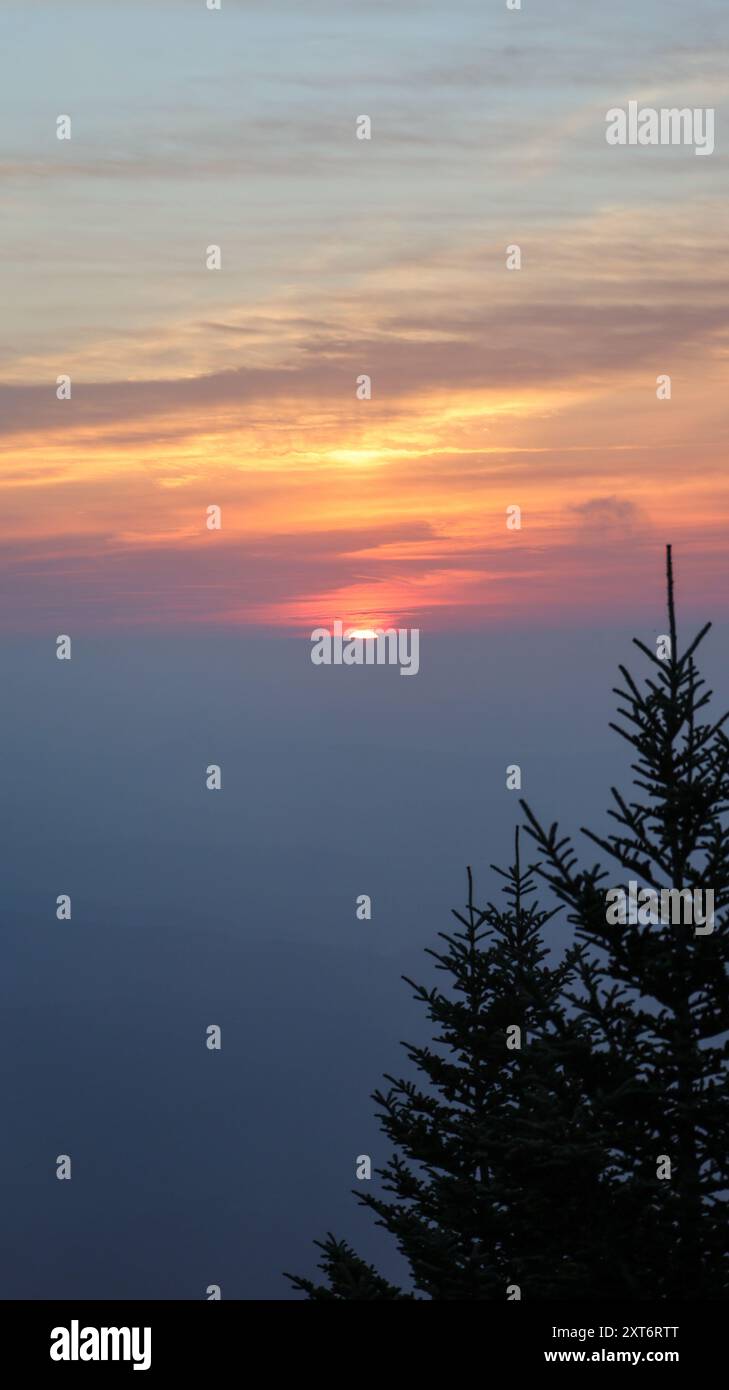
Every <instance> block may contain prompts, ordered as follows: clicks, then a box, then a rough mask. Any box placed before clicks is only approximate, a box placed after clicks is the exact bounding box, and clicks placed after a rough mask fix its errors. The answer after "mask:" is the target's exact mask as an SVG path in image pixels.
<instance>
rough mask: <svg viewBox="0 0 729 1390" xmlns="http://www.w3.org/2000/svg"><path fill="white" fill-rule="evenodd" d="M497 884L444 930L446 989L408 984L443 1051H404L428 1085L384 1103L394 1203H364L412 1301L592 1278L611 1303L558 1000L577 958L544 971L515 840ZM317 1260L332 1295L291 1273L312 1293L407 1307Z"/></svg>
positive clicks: (576, 1073) (368, 1279) (360, 1270)
mask: <svg viewBox="0 0 729 1390" xmlns="http://www.w3.org/2000/svg"><path fill="white" fill-rule="evenodd" d="M496 872H497V873H500V872H501V871H500V870H496ZM502 877H504V878H505V880H506V883H505V888H504V892H505V894H506V899H507V906H506V908H505V909H499V908H496V907H495V906H493V905H489V906H488V907H487V908H486V909H485V910H484V911H479V910H478V909H477V908H476V907H475V904H474V899H473V879H472V875H471V871H470V869H469V871H468V889H469V891H468V903H467V907H466V911H465V915H464V914H461V913H460V912H454V916H455V917H456V918H457V920H458V922H459V924H460V930H455V931H453V932H452V933H450V934H447V933H440V936H441V938H442V940H443V941H444V943H445V947H444V949H442V950H439V951H432V950H431V951H429V952H428V954H429V955H431V956H433V957H434V958H435V961H436V964H437V968H438V970H440V971H442V972H444V973H445V974H446V975H447V977H448V983H449V986H450V988H449V989H448V990H447V992H446V991H443V990H441V989H438V988H432V989H427V988H426V987H425V986H423V985H417V984H414V982H413V981H412V980H407V979H406V982H407V983H408V984H409V985H411V987H412V988H413V990H414V994H415V998H416V999H417V1000H419V1001H420V1002H421V1003H422V1004H423V1005H424V1006H425V1008H426V1011H427V1015H428V1018H429V1020H430V1022H431V1023H432V1024H433V1027H434V1030H435V1037H434V1046H432V1047H431V1046H422V1047H421V1046H412V1045H409V1044H404V1046H405V1049H406V1052H407V1055H408V1058H409V1060H410V1062H411V1063H412V1064H413V1065H414V1067H415V1069H416V1070H417V1072H419V1073H420V1076H421V1077H422V1078H423V1081H424V1084H418V1082H417V1081H413V1080H410V1079H405V1078H395V1077H391V1076H388V1077H386V1080H387V1082H388V1083H389V1086H388V1089H387V1090H386V1091H381V1090H378V1091H376V1092H375V1094H374V1096H373V1099H374V1100H375V1102H376V1104H377V1106H378V1109H379V1116H380V1123H381V1127H382V1129H383V1131H384V1133H385V1134H386V1135H387V1137H388V1139H389V1140H390V1141H391V1143H392V1144H393V1145H394V1147H395V1150H396V1152H395V1154H394V1155H393V1157H392V1158H391V1159H390V1160H389V1162H388V1163H387V1165H386V1167H385V1168H384V1169H382V1170H380V1172H379V1176H380V1178H381V1179H382V1187H383V1192H384V1194H385V1195H382V1196H378V1195H374V1194H367V1195H363V1194H362V1193H357V1194H355V1195H357V1197H358V1200H359V1201H360V1202H361V1203H362V1205H363V1206H365V1207H368V1208H369V1209H370V1210H371V1211H372V1212H373V1213H374V1215H375V1217H376V1219H377V1222H378V1224H379V1225H381V1226H383V1227H384V1228H385V1229H386V1230H387V1231H388V1232H389V1233H390V1234H391V1235H392V1236H393V1237H394V1238H395V1240H396V1242H397V1245H398V1247H399V1249H400V1251H401V1253H402V1254H403V1255H404V1256H405V1258H406V1260H407V1262H408V1265H409V1269H410V1274H411V1279H412V1285H413V1288H414V1290H415V1291H416V1292H415V1295H414V1296H415V1297H423V1296H424V1297H426V1298H430V1299H459V1300H464V1299H490V1298H499V1299H502V1300H503V1299H505V1298H506V1297H507V1289H508V1288H510V1287H511V1286H514V1285H517V1286H518V1287H519V1288H520V1289H522V1288H525V1289H528V1290H529V1296H530V1297H541V1298H547V1297H567V1296H569V1295H577V1294H582V1293H584V1290H585V1281H586V1279H588V1278H592V1279H593V1280H597V1283H596V1284H595V1288H596V1292H599V1293H601V1294H605V1293H610V1292H612V1289H611V1287H610V1284H609V1282H608V1283H606V1282H605V1281H604V1280H602V1282H600V1281H601V1277H602V1276H601V1271H600V1268H599V1267H600V1265H601V1260H600V1257H599V1256H598V1257H596V1256H595V1251H600V1250H601V1249H602V1248H603V1242H604V1229H605V1219H606V1214H607V1211H608V1203H607V1202H606V1201H605V1200H603V1193H602V1186H603V1177H602V1174H603V1172H604V1169H605V1165H606V1155H605V1148H604V1142H603V1139H602V1137H601V1134H600V1124H599V1117H597V1118H596V1116H595V1114H594V1113H593V1107H592V1105H591V1102H590V1101H589V1098H586V1096H585V1093H584V1087H583V1084H582V1078H583V1076H584V1071H585V1066H586V1065H587V1062H588V1060H589V1056H588V1054H589V1040H588V1038H587V1037H586V1035H585V1034H584V1033H583V1032H582V1031H581V1029H580V1026H579V1022H578V1021H576V1020H574V1019H573V1020H570V1019H568V1017H567V1016H566V1013H565V1006H564V1003H563V1000H564V996H565V992H566V990H567V989H568V987H569V984H570V981H572V980H573V979H574V976H575V971H576V968H577V964H578V957H579V954H580V953H579V951H577V950H576V951H571V952H568V953H567V955H566V957H565V959H564V960H563V961H562V962H561V963H560V964H558V965H554V966H552V965H549V964H548V963H547V962H546V960H545V957H546V955H547V948H546V946H545V945H544V942H543V936H542V933H543V928H544V926H545V924H546V922H547V921H548V920H549V918H550V917H551V916H553V913H552V912H545V911H542V910H540V909H539V908H538V907H537V906H536V905H535V904H534V903H533V902H532V901H531V898H532V896H533V892H534V884H533V879H532V877H531V873H530V871H529V870H526V871H525V870H524V869H523V868H522V866H521V863H520V857H519V839H518V832H517V837H516V853H515V862H514V864H513V865H512V867H511V868H510V870H509V872H508V873H506V874H503V875H502ZM555 910H556V909H555ZM517 1030H518V1031H517ZM517 1041H519V1042H520V1043H521V1046H520V1047H519V1046H511V1047H510V1046H509V1043H512V1044H514V1043H516V1042H517ZM320 1249H321V1250H322V1252H323V1258H322V1260H321V1263H320V1268H321V1269H322V1271H323V1273H324V1275H325V1277H326V1279H327V1281H328V1282H327V1283H326V1284H319V1285H317V1284H315V1283H313V1282H312V1281H311V1280H308V1279H304V1278H300V1277H298V1276H291V1275H289V1276H288V1277H289V1278H291V1280H292V1282H293V1284H294V1286H295V1287H296V1288H298V1289H300V1290H303V1291H304V1292H306V1293H307V1294H308V1296H309V1297H310V1298H318V1299H321V1298H338V1299H344V1298H350V1299H381V1298H391V1299H392V1298H403V1297H412V1296H413V1295H411V1294H404V1293H403V1291H402V1290H400V1289H398V1288H395V1287H394V1286H392V1285H391V1284H388V1283H387V1281H385V1280H383V1279H382V1278H381V1277H380V1276H379V1275H378V1274H377V1273H376V1271H375V1270H374V1269H373V1268H372V1267H371V1266H368V1265H366V1264H365V1263H364V1262H363V1261H362V1260H361V1259H359V1257H358V1256H357V1255H356V1254H355V1252H354V1251H353V1250H352V1249H351V1247H350V1246H349V1245H347V1244H346V1243H344V1242H341V1241H337V1240H336V1239H335V1237H334V1236H331V1235H330V1236H329V1237H328V1239H327V1240H326V1241H325V1242H322V1243H320ZM512 1296H513V1295H512Z"/></svg>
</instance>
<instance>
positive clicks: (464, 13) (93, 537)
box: [0, 0, 729, 633]
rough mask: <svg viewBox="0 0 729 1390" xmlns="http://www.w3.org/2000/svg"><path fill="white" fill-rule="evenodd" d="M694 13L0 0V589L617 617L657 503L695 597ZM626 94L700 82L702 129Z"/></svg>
mask: <svg viewBox="0 0 729 1390" xmlns="http://www.w3.org/2000/svg"><path fill="white" fill-rule="evenodd" d="M728 34H729V15H727V11H726V6H725V5H724V4H723V3H714V0H702V3H700V4H698V5H692V6H686V5H685V4H683V3H666V0H660V3H654V0H649V3H645V4H642V5H641V6H640V7H638V9H636V7H635V6H634V5H632V4H630V3H623V0H620V3H617V4H614V5H611V6H610V7H606V6H604V5H602V4H601V3H577V0H549V3H548V4H547V3H546V0H544V2H543V3H539V0H527V2H526V3H525V5H524V8H523V9H522V10H521V11H509V10H507V9H506V6H505V5H502V4H497V3H495V0H492V3H489V4H484V3H483V0H459V3H458V5H457V7H456V11H455V12H453V11H452V10H451V9H449V8H448V7H444V6H442V5H441V4H434V3H429V0H423V3H415V2H414V0H413V3H407V2H406V0H387V3H386V4H385V3H368V4H364V5H363V4H361V3H353V2H352V0H337V3H326V2H325V0H312V3H307V4H306V5H305V6H304V5H301V4H298V3H296V4H288V3H282V2H281V0H271V2H270V3H267V4H266V5H261V4H257V3H240V2H239V3H236V0H225V3H224V4H223V7H222V9H221V11H220V12H212V11H208V10H207V9H206V8H205V6H204V5H203V4H202V0H152V3H144V4H142V3H134V0H133V2H132V3H130V4H128V5H125V6H117V5H111V4H108V3H93V4H92V3H85V2H84V3H82V2H81V0H70V3H68V4H64V5H63V6H59V5H57V4H46V3H34V4H30V5H23V6H12V7H11V6H6V7H5V11H4V14H3V49H4V54H5V61H4V66H5V80H4V83H3V94H2V97H1V98H0V109H1V110H2V112H3V116H4V119H3V121H2V123H1V126H0V167H1V168H2V175H3V184H4V189H5V193H4V209H3V213H4V216H3V223H4V229H3V255H2V261H1V264H0V291H1V292H2V298H3V303H4V306H5V309H4V322H3V328H4V332H3V335H2V337H3V347H2V355H1V357H0V383H2V384H1V385H0V431H1V433H0V450H1V454H0V459H1V469H2V482H1V483H0V486H1V487H2V513H3V518H4V526H3V540H2V548H1V550H0V567H1V568H0V572H1V573H2V577H3V586H2V587H3V591H4V593H5V602H4V604H3V617H2V622H3V627H4V629H5V630H6V631H13V632H17V633H22V632H25V631H44V630H46V628H47V627H48V625H49V624H50V626H51V627H53V626H56V627H57V628H58V625H59V624H60V630H63V631H66V630H68V629H71V628H72V629H73V630H74V631H88V632H92V631H96V632H101V633H103V632H105V631H107V630H110V629H112V630H118V629H120V628H121V629H130V630H138V629H148V628H150V627H152V628H153V629H155V630H159V629H174V630H179V629H180V628H182V629H187V630H190V629H193V628H196V627H199V626H200V625H204V626H205V625H216V626H225V627H231V628H240V627H250V626H255V627H257V628H271V629H273V630H274V631H276V630H280V629H281V628H283V629H285V630H287V631H293V632H302V631H306V630H309V631H310V630H311V629H312V628H313V627H314V626H316V625H317V624H319V623H322V622H323V623H325V624H329V623H331V622H332V621H333V620H334V619H337V618H338V619H340V620H341V621H342V622H343V623H344V624H345V625H346V624H352V625H355V626H362V625H365V626H368V625H369V626H377V625H379V624H383V625H384V624H387V623H394V624H400V625H411V626H419V627H421V628H422V629H424V630H425V631H437V630H442V631H448V630H452V629H464V628H465V629H468V630H473V629H477V630H483V629H488V628H489V626H491V625H494V624H501V625H503V624H504V623H509V622H517V623H519V622H523V621H530V620H531V619H532V618H533V617H535V616H536V617H537V618H538V620H539V621H540V622H543V623H548V624H551V625H554V624H560V623H564V622H571V621H596V622H598V623H605V622H607V623H609V622H611V621H612V622H617V621H620V617H621V614H622V613H623V612H624V611H625V608H626V604H628V605H630V607H631V608H633V607H635V605H636V604H637V605H638V606H639V607H641V606H642V607H643V609H644V610H645V603H644V597H645V596H647V595H648V594H649V593H650V592H651V581H650V577H651V576H652V575H653V574H654V573H655V572H656V567H657V565H660V559H659V556H660V552H661V549H662V547H663V545H664V544H665V543H666V542H667V541H672V542H673V544H674V546H675V548H676V550H677V552H679V553H680V554H681V555H682V556H684V557H685V558H686V559H687V561H690V564H688V565H687V570H686V589H685V599H686V602H687V603H689V604H691V605H693V606H695V607H696V608H697V610H698V609H699V608H703V606H704V605H705V603H706V602H709V603H710V604H711V605H712V606H713V609H714V610H716V609H717V606H718V608H720V609H722V610H723V609H724V608H725V607H726V603H727V593H728V592H729V586H728V585H727V578H728V567H727V559H726V547H725V546H724V543H723V541H724V534H725V528H726V521H727V506H728V498H727V484H726V464H725V440H726V414H727V406H726V389H725V380H726V370H727V313H726V311H727V302H728V300H729V280H727V276H726V262H725V247H724V243H725V230H726V213H727V208H726V201H727V199H726V186H727V185H726V172H727V155H726V151H725V148H724V144H723V128H724V124H725V119H726V112H727V83H728V79H727V76H726V56H727V54H726V50H727V37H728ZM631 99H635V100H638V101H640V102H643V103H649V104H652V105H654V106H656V107H660V106H663V105H665V106H682V105H690V106H702V107H706V106H712V107H714V108H715V110H716V148H715V150H714V153H713V154H712V155H711V157H709V158H699V157H697V156H696V155H695V153H694V150H693V149H692V148H691V147H653V148H651V147H627V146H626V147H611V146H609V145H608V144H607V143H606V140H605V115H606V112H607V111H608V110H609V109H610V108H612V107H615V106H617V105H625V104H627V102H628V101H629V100H631ZM59 114H65V115H68V116H70V117H71V122H72V126H71V131H72V133H71V139H70V140H66V141H62V140H58V139H57V138H56V119H57V117H58V115H59ZM361 114H368V115H369V116H370V119H371V123H372V138H371V140H369V141H365V140H357V139H356V136H355V123H356V119H357V117H358V116H359V115H361ZM210 245H218V246H220V249H221V257H222V266H221V269H220V270H208V269H207V268H206V264H205V254H206V248H207V247H208V246H210ZM511 245H518V246H520V248H521V251H522V258H523V259H522V269H521V270H520V271H508V270H507V269H506V247H507V246H511ZM363 373H364V374H367V375H369V376H370V378H371V383H372V397H371V399H370V400H359V399H357V395H356V383H357V378H358V377H359V376H360V375H361V374H363ZM60 374H67V375H69V376H70V377H71V383H72V385H71V391H72V394H71V399H70V400H60V401H59V400H58V399H57V396H56V382H57V378H58V376H59V375H60ZM660 374H668V375H670V377H671V387H672V396H671V399H670V401H668V400H658V399H657V395H656V392H657V386H656V380H657V377H658V376H659V375H660ZM210 505H216V506H220V507H221V509H222V517H221V521H222V524H221V529H220V530H217V531H211V530H209V529H208V527H207V525H206V520H207V508H208V507H209V506H210ZM514 505H516V506H519V507H520V508H521V512H522V526H521V529H520V530H510V529H507V527H506V508H507V507H509V506H514Z"/></svg>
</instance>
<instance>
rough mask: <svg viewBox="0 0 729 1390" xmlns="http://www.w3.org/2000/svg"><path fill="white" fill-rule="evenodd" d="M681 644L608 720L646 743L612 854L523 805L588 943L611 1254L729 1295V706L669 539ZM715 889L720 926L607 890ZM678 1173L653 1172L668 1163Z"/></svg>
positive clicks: (608, 845) (581, 997)
mask: <svg viewBox="0 0 729 1390" xmlns="http://www.w3.org/2000/svg"><path fill="white" fill-rule="evenodd" d="M667 591H668V623H669V633H668V634H667V635H668V636H669V637H670V651H669V655H668V657H667V659H661V658H659V657H658V656H656V655H655V654H654V653H653V652H651V651H650V649H649V648H648V647H646V646H645V645H644V644H643V643H642V642H640V641H638V639H637V638H636V639H634V642H635V644H636V646H637V647H639V649H640V650H641V651H642V652H643V654H644V655H645V656H646V657H647V658H648V660H649V661H650V662H651V664H652V666H653V668H654V669H653V674H652V677H651V678H649V679H647V680H646V682H645V688H644V689H641V688H639V686H638V685H637V684H636V682H635V681H634V680H633V678H632V676H631V675H630V673H629V671H628V670H627V669H626V668H625V667H624V666H621V667H620V673H621V676H622V678H623V685H622V687H620V688H617V689H616V690H615V692H614V693H615V694H616V695H617V696H618V697H619V700H620V702H621V704H620V708H619V714H620V716H621V717H622V719H623V720H624V721H625V722H626V723H627V726H628V727H627V728H625V727H623V725H622V724H612V725H611V728H613V729H614V730H615V731H616V732H617V733H618V734H620V735H621V736H622V737H623V738H624V739H626V740H627V742H628V743H629V745H630V747H631V748H632V749H633V751H634V755H635V759H636V760H635V762H634V763H633V764H632V770H633V773H634V785H635V787H636V790H637V799H636V800H627V799H626V798H625V797H624V796H623V795H622V794H621V793H620V792H619V791H618V790H617V789H616V788H612V797H613V803H614V805H613V809H611V810H610V812H609V814H610V816H611V817H612V819H613V820H614V821H615V822H617V825H618V827H619V828H618V830H617V831H616V832H614V833H611V834H609V835H607V836H600V835H596V834H595V833H593V832H592V831H590V830H585V829H583V834H585V835H586V836H587V837H588V838H589V839H590V840H592V841H593V843H594V844H596V845H597V846H598V847H599V848H600V849H601V850H602V851H603V853H604V854H605V855H607V856H608V857H609V858H610V859H611V860H612V861H613V864H614V865H616V866H617V867H618V877H617V878H616V877H614V876H613V874H614V873H615V870H613V872H612V874H609V873H608V871H607V870H606V869H604V868H601V867H600V866H599V865H594V866H592V867H591V868H586V869H585V868H582V869H581V868H578V861H577V856H576V854H575V851H574V850H573V848H572V844H571V842H570V840H569V838H567V837H565V838H560V837H559V833H558V827H557V824H556V823H555V824H554V825H552V826H551V828H550V829H549V830H545V829H544V828H543V827H542V826H541V825H540V823H539V821H538V820H537V818H536V816H535V815H534V814H533V812H532V811H531V810H530V808H529V807H528V806H527V805H526V803H524V802H523V803H522V805H523V807H524V810H525V812H526V814H527V817H528V821H529V826H528V829H529V830H530V833H531V834H532V835H533V837H534V839H535V840H536V843H537V846H538V848H539V853H540V856H541V857H542V860H543V861H544V862H543V866H542V867H541V869H540V870H539V873H540V874H541V876H542V877H543V878H544V879H546V881H547V882H548V883H549V884H550V886H551V888H552V889H553V891H554V892H555V894H556V895H557V897H558V898H559V899H560V900H561V901H562V902H563V903H565V904H566V905H567V907H568V908H569V912H568V921H569V922H571V923H573V924H574V926H575V928H576V939H577V941H578V942H580V943H582V944H583V945H584V946H585V947H586V948H587V949H586V951H584V952H583V954H582V956H581V958H580V965H579V976H580V984H579V987H578V989H577V990H576V991H571V997H572V1002H573V1004H574V1006H575V1007H576V1008H577V1009H578V1010H579V1012H580V1017H581V1018H582V1019H583V1020H584V1022H585V1025H586V1026H587V1028H588V1029H589V1032H590V1035H591V1039H592V1048H591V1051H592V1060H593V1070H592V1074H591V1076H590V1079H589V1084H590V1086H591V1087H592V1089H593V1092H594V1093H595V1095H596V1096H597V1098H598V1099H599V1102H600V1104H601V1107H602V1111H603V1116H604V1122H605V1125H606V1127H607V1128H608V1130H609V1131H610V1134H611V1144H610V1170H609V1171H610V1178H611V1189H612V1195H613V1202H614V1207H615V1210H616V1213H617V1215H616V1218H615V1220H614V1222H613V1228H612V1250H613V1255H614V1258H615V1260H616V1265H617V1266H618V1268H619V1269H620V1271H621V1273H622V1276H623V1278H624V1280H625V1283H626V1292H628V1293H629V1294H630V1295H632V1296H633V1297H643V1298H650V1297H653V1298H660V1297H663V1298H668V1297H674V1298H703V1299H706V1298H721V1297H725V1296H726V1293H727V1292H729V1271H728V1269H727V1245H728V1243H729V1242H728V1241H727V1207H726V1198H727V1190H728V1189H729V1104H728V1095H727V1086H728V1082H727V1071H728V1064H729V1040H728V1034H729V988H728V985H727V965H728V964H729V940H728V939H727V911H726V909H727V905H728V904H729V828H728V827H727V822H726V813H727V810H728V809H729V740H728V739H727V736H726V734H725V733H724V729H723V726H724V724H725V722H726V719H727V718H728V717H729V714H725V715H724V716H723V717H721V718H719V719H718V720H715V719H711V718H709V719H706V718H705V717H703V711H704V710H705V709H706V706H707V705H708V703H709V701H710V698H711V692H710V691H709V690H707V689H706V688H705V683H704V681H703V680H702V679H701V677H700V676H699V674H698V671H697V667H696V660H695V655H696V651H697V648H698V647H699V644H700V643H701V642H702V640H703V639H704V637H705V636H706V633H707V632H708V631H709V629H710V627H711V624H710V623H707V624H706V625H705V626H704V627H703V628H702V629H701V631H700V632H699V633H698V635H697V636H696V637H695V638H694V639H693V641H692V642H691V643H690V644H689V645H688V646H687V648H686V650H685V651H683V652H681V651H680V649H679V644H678V634H677V630H676V614H675V604H674V583H673V564H672V556H671V547H670V546H668V547H667ZM625 877H627V878H628V880H630V879H631V878H632V879H633V881H634V882H636V883H638V884H639V886H640V888H641V889H643V888H653V889H655V890H658V891H660V890H661V889H671V888H674V889H690V890H694V889H699V890H700V891H703V892H705V891H706V890H707V889H708V890H713V892H714V895H715V897H714V930H713V932H711V933H710V934H704V935H699V934H696V932H695V928H694V926H692V925H690V924H688V923H680V922H679V923H676V922H665V923H664V922H661V921H656V920H649V919H650V917H651V916H655V914H652V913H651V912H650V909H649V908H648V907H646V908H644V909H643V912H642V913H640V914H636V913H635V912H634V913H633V914H632V915H639V917H642V919H643V920H642V921H641V920H639V921H638V922H635V923H631V922H630V921H626V922H619V923H617V924H615V923H611V922H610V921H609V920H608V912H607V908H606V889H607V888H608V887H609V888H617V887H623V888H624V889H625V890H626V891H627V883H626V882H625ZM666 1158H667V1159H668V1160H669V1161H670V1177H667V1178H666V1177H664V1178H659V1177H658V1176H657V1172H658V1167H659V1163H660V1161H661V1160H662V1159H663V1160H664V1163H663V1167H664V1169H665V1168H666V1165H665V1159H666Z"/></svg>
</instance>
